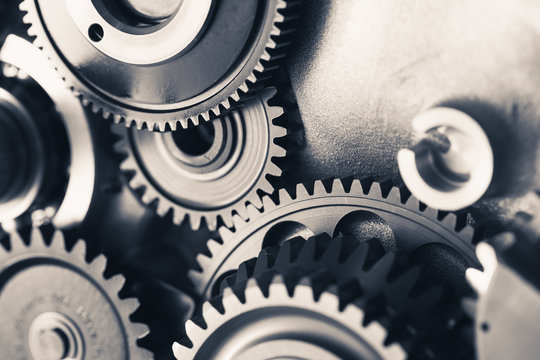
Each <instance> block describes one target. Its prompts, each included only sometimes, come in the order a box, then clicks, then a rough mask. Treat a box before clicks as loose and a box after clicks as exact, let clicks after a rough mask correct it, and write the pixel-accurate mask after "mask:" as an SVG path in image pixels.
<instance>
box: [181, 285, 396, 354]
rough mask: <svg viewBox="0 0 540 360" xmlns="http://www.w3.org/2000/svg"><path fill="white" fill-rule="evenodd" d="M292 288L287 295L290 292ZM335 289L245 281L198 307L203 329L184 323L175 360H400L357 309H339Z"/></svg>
mask: <svg viewBox="0 0 540 360" xmlns="http://www.w3.org/2000/svg"><path fill="white" fill-rule="evenodd" d="M291 288H292V290H291ZM334 290H335V289H326V290H325V291H322V292H319V293H317V292H315V291H314V290H313V287H312V284H311V283H310V281H309V279H305V280H302V281H300V282H299V283H297V284H291V283H289V284H287V283H286V280H285V279H283V278H282V277H280V276H276V277H274V278H273V279H271V280H270V281H269V282H268V283H267V284H265V285H261V282H256V281H255V280H253V279H252V280H249V281H248V282H247V283H246V284H244V288H243V289H242V290H241V294H240V295H238V291H237V292H233V291H232V290H231V289H230V288H227V289H225V290H224V292H223V294H222V295H221V296H219V297H218V298H216V299H214V300H213V301H212V302H206V303H205V304H204V305H203V310H202V317H203V321H204V326H203V325H197V324H196V323H195V322H193V321H188V322H187V323H186V332H187V337H188V338H185V339H183V341H182V345H181V344H180V343H175V344H174V345H173V351H174V354H175V356H176V358H177V359H178V360H188V359H220V360H221V359H223V360H228V359H246V360H247V359H275V358H280V359H281V358H294V359H297V358H305V357H306V355H307V354H309V356H310V358H313V359H358V358H359V357H360V358H362V359H388V360H390V359H392V360H398V359H405V353H404V351H403V349H401V347H400V346H399V345H397V344H391V345H386V344H385V343H384V341H385V339H386V330H385V329H384V327H382V326H381V325H380V324H379V323H377V322H376V321H372V322H370V323H369V324H367V325H366V324H365V316H364V312H363V310H362V308H361V307H359V306H357V305H356V304H355V303H349V304H348V305H347V306H342V305H343V304H340V302H341V300H340V297H339V295H338V294H337V293H336V292H335V291H334Z"/></svg>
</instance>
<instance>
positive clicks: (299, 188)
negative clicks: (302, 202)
mask: <svg viewBox="0 0 540 360" xmlns="http://www.w3.org/2000/svg"><path fill="white" fill-rule="evenodd" d="M280 195H281V194H280ZM309 196H310V195H309V192H308V191H307V189H306V187H305V186H304V184H302V183H300V184H297V185H296V199H307V198H309Z"/></svg>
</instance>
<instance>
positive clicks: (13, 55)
mask: <svg viewBox="0 0 540 360" xmlns="http://www.w3.org/2000/svg"><path fill="white" fill-rule="evenodd" d="M0 67H1V68H2V69H1V70H2V73H1V74H0V127H1V128H2V131H1V134H2V135H1V138H2V139H1V140H2V146H1V147H0V158H1V159H2V172H1V175H0V178H1V179H0V188H1V189H0V222H1V223H2V225H3V226H4V227H5V228H13V227H15V225H14V222H15V221H16V220H17V221H18V220H20V218H21V217H22V216H23V215H25V216H28V217H29V218H30V219H29V220H28V222H32V224H34V225H40V224H43V223H48V222H50V221H52V222H53V223H54V224H55V226H57V227H67V226H73V225H75V224H77V223H79V222H81V221H82V220H83V218H84V217H85V215H86V213H87V211H88V208H89V206H90V202H91V199H92V194H93V190H94V183H95V163H94V152H93V149H94V148H93V142H92V136H91V132H90V129H89V127H88V123H87V117H86V113H85V112H84V109H83V108H82V106H81V104H80V103H79V101H77V100H76V99H74V98H73V96H72V94H71V93H70V92H69V91H68V90H67V89H65V86H64V83H63V82H62V81H61V80H60V79H58V76H57V74H56V72H55V71H54V69H53V68H52V67H51V66H50V63H49V61H48V60H47V58H46V57H45V56H44V55H43V54H42V53H41V52H40V51H39V50H38V49H37V48H35V47H34V46H32V44H31V43H29V42H28V41H26V40H24V39H22V38H20V37H17V36H15V35H9V36H8V37H7V38H6V41H5V42H4V44H3V45H2V48H1V49H0Z"/></svg>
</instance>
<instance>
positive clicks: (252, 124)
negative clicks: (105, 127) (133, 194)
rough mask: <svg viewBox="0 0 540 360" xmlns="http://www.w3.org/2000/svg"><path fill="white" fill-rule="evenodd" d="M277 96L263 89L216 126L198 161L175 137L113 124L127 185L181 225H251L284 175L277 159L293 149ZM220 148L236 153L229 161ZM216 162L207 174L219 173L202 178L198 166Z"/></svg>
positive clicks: (146, 202)
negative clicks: (236, 221) (251, 213)
mask: <svg viewBox="0 0 540 360" xmlns="http://www.w3.org/2000/svg"><path fill="white" fill-rule="evenodd" d="M276 94H277V91H276V89H275V88H268V89H265V90H263V91H260V92H259V93H257V94H256V95H254V96H253V98H251V99H250V100H247V101H246V102H244V103H243V104H242V105H241V106H239V107H238V108H237V109H236V110H234V111H232V112H231V113H230V114H229V115H228V116H223V117H222V118H219V119H214V120H212V121H213V123H212V126H213V128H212V129H214V130H213V131H214V134H215V135H214V138H213V139H214V140H213V141H214V142H213V143H212V145H211V147H210V150H208V151H207V152H206V153H203V154H201V155H197V156H191V155H190V154H188V153H187V152H186V151H185V150H182V149H183V147H182V146H181V144H180V145H178V143H174V141H175V140H174V136H176V135H175V134H176V133H166V134H158V133H149V132H140V131H137V130H134V129H126V128H124V127H121V126H113V132H114V133H115V134H117V135H119V136H120V139H119V140H118V142H117V143H116V144H115V150H116V152H118V153H119V154H122V155H124V156H125V158H124V160H123V161H122V163H121V165H120V168H121V170H122V171H123V172H124V173H127V174H128V176H131V178H130V180H129V186H130V187H131V188H132V189H133V190H135V191H137V192H140V193H142V197H141V199H142V201H143V203H145V204H146V205H149V206H155V209H156V212H157V214H158V215H159V216H162V217H164V216H168V215H170V216H171V218H172V221H173V222H174V223H175V224H181V223H183V222H184V221H189V224H190V226H191V228H192V229H194V230H197V229H199V228H200V227H201V226H202V225H206V226H207V227H208V228H209V229H210V230H215V229H216V228H217V227H218V225H220V224H225V225H227V226H233V214H238V215H237V216H240V217H242V218H244V219H247V217H248V210H247V205H248V204H249V205H250V206H253V207H255V208H258V209H261V208H262V206H263V204H262V201H261V198H260V193H261V192H262V193H266V194H270V193H272V192H273V190H274V187H273V185H272V183H271V182H270V180H269V178H276V177H279V176H281V175H282V169H281V167H280V165H278V164H279V160H283V158H285V157H286V156H287V154H288V152H289V150H290V149H285V148H284V147H283V145H282V143H280V141H282V140H284V138H285V137H286V136H287V134H288V129H286V128H285V127H283V126H282V122H283V121H284V119H285V117H284V109H283V108H282V107H281V106H278V105H276V104H275V101H276ZM285 116H286V115H285ZM201 126H207V125H201ZM197 129H201V127H199V128H197ZM226 129H228V130H226ZM195 130H196V129H195ZM182 131H184V130H179V132H182ZM218 141H222V142H223V145H220V144H218V143H217V142H218ZM164 144H165V145H164ZM219 146H222V148H226V149H230V150H228V151H229V152H230V155H227V154H226V151H227V150H220V152H218V151H217V150H216V152H215V153H213V152H212V149H213V148H215V147H219ZM179 153H180V154H179ZM213 156H215V158H212V157H213ZM210 158H211V161H210V162H209V163H208V168H211V167H213V168H212V169H210V170H208V172H203V171H204V170H201V169H204V166H202V165H200V163H201V162H205V161H209V160H208V159H210ZM276 160H277V161H276ZM190 161H193V162H194V163H195V162H197V164H191V163H189V162H190ZM220 162H223V163H222V164H221V165H219V166H218V167H215V165H214V164H216V163H220Z"/></svg>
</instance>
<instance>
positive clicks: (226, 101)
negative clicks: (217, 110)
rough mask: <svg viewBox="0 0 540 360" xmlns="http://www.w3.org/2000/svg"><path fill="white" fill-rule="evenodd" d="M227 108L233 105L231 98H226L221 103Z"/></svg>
mask: <svg viewBox="0 0 540 360" xmlns="http://www.w3.org/2000/svg"><path fill="white" fill-rule="evenodd" d="M221 104H222V105H223V106H224V107H225V108H226V109H228V108H230V107H231V101H230V100H229V99H225V100H223V102H222V103H221Z"/></svg>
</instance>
